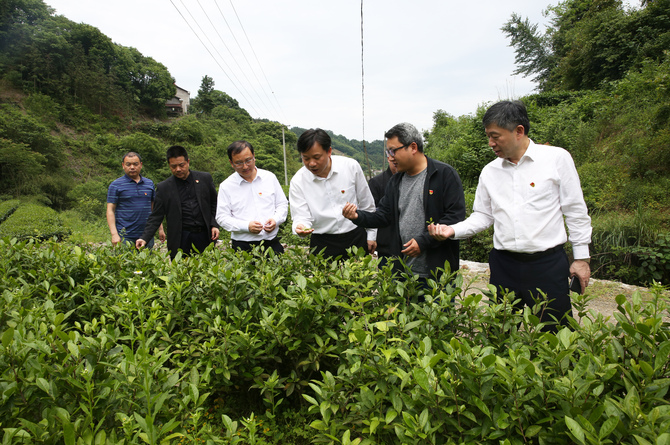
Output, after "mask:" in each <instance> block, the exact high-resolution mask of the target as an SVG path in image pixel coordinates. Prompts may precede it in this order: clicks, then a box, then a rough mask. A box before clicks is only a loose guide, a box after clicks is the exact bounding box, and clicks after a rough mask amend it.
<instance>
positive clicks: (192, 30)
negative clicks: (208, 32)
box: [170, 0, 260, 116]
mask: <svg viewBox="0 0 670 445" xmlns="http://www.w3.org/2000/svg"><path fill="white" fill-rule="evenodd" d="M170 3H172V6H173V7H174V8H175V9H176V10H177V12H178V13H179V15H180V16H181V18H182V19H183V20H184V22H186V25H187V26H188V27H189V29H190V30H191V32H193V34H194V35H195V37H196V38H197V39H198V41H200V43H201V44H202V46H203V47H204V48H205V50H206V51H207V52H208V53H209V55H210V56H211V57H212V59H213V60H214V63H216V64H217V65H218V66H219V68H220V69H221V71H222V72H223V74H225V76H226V77H227V78H228V80H229V81H230V83H231V84H232V85H233V86H234V87H235V88H236V89H237V91H238V92H239V93H240V95H241V96H242V97H244V98H245V99H246V100H247V101H249V99H247V98H246V96H245V95H244V93H242V91H241V90H240V89H239V87H238V86H237V85H236V84H235V82H234V81H233V79H231V78H230V76H229V75H228V73H227V72H226V70H225V69H223V67H222V66H221V64H220V63H219V61H218V60H217V59H216V57H214V54H212V52H211V51H210V50H209V48H208V47H207V45H205V42H203V41H202V39H201V38H200V36H199V35H198V33H197V32H195V30H194V29H193V27H192V26H191V24H190V23H189V22H188V20H186V17H184V14H182V13H181V11H180V10H179V8H177V5H175V4H174V2H173V1H172V0H170ZM182 6H184V4H183V3H182ZM184 9H186V11H187V12H188V8H186V7H185V6H184ZM189 14H190V12H189ZM191 17H193V16H192V15H191ZM196 23H197V22H196ZM201 29H202V28H201ZM229 69H230V68H229ZM251 108H252V110H253V111H254V113H256V114H257V115H258V116H260V113H258V111H257V110H256V109H255V108H253V106H251Z"/></svg>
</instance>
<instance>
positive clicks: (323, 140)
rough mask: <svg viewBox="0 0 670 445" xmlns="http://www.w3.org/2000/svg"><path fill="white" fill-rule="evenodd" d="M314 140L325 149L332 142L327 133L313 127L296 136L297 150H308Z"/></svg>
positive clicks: (302, 151) (301, 151) (303, 151)
mask: <svg viewBox="0 0 670 445" xmlns="http://www.w3.org/2000/svg"><path fill="white" fill-rule="evenodd" d="M316 142H318V143H319V145H321V147H323V149H324V150H325V151H328V149H329V148H330V145H331V143H332V141H331V139H330V136H328V133H326V132H325V131H324V130H322V129H320V128H313V129H311V130H307V131H305V132H304V133H303V134H301V135H300V137H299V138H298V152H299V153H305V152H306V151H309V150H310V149H311V148H312V147H313V146H314V144H315V143H316Z"/></svg>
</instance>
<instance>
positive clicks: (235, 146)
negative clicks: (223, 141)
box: [228, 140, 254, 161]
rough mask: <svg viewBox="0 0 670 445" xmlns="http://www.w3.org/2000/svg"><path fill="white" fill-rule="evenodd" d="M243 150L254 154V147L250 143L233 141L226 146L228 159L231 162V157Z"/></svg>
mask: <svg viewBox="0 0 670 445" xmlns="http://www.w3.org/2000/svg"><path fill="white" fill-rule="evenodd" d="M245 148H248V149H249V150H251V154H254V147H253V145H251V143H250V142H248V141H245V140H239V141H235V142H233V143H232V144H230V145H229V146H228V159H230V160H231V161H232V160H233V155H236V154H238V153H242V152H243V151H244V149H245Z"/></svg>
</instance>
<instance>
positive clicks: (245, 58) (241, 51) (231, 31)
mask: <svg viewBox="0 0 670 445" xmlns="http://www.w3.org/2000/svg"><path fill="white" fill-rule="evenodd" d="M198 3H200V1H199V0H198ZM214 4H215V5H216V8H217V9H218V10H219V14H220V15H221V18H222V19H223V21H224V23H225V24H226V26H227V27H228V31H230V35H231V36H232V37H233V40H235V43H236V44H237V47H238V48H239V50H240V53H241V54H242V57H244V60H245V61H246V62H247V65H248V66H249V69H250V71H251V73H252V74H253V75H254V78H255V79H256V82H257V83H258V86H259V87H260V88H261V91H262V92H263V94H264V95H265V97H266V98H267V99H268V101H269V102H270V103H272V101H271V100H270V98H269V97H268V95H267V93H266V92H265V90H264V89H263V85H261V82H260V81H259V80H258V77H257V76H256V70H254V68H253V67H252V66H251V63H249V59H247V55H246V54H245V53H244V49H242V46H241V45H240V42H239V41H238V40H237V37H235V33H234V32H233V29H232V28H231V27H230V24H229V23H228V20H226V16H225V15H223V11H221V8H220V7H219V4H218V3H217V2H216V0H214ZM233 10H234V8H233ZM208 19H209V17H208ZM238 21H239V17H238ZM210 23H211V21H210ZM240 25H241V23H240ZM212 26H214V25H212ZM217 34H219V33H218V31H217ZM219 38H220V39H221V42H223V39H222V38H221V35H220V34H219ZM224 45H226V44H225V43H224ZM226 49H228V46H227V45H226ZM228 52H229V53H230V55H231V57H233V60H235V57H234V56H233V53H232V52H231V51H230V50H229V49H228ZM235 63H237V60H235ZM237 66H238V67H239V68H240V70H242V67H241V66H240V64H239V63H237ZM242 72H243V74H244V77H245V78H246V79H247V82H249V84H250V85H251V81H250V80H249V77H247V74H246V70H242ZM254 92H255V93H256V95H257V96H258V99H259V100H260V101H261V102H263V105H265V106H266V107H267V105H266V104H265V102H264V101H263V99H262V98H261V96H260V94H258V91H256V89H255V88H254ZM268 111H270V110H269V108H268ZM276 112H277V110H276V109H275V113H276ZM269 114H272V113H271V112H270V113H269Z"/></svg>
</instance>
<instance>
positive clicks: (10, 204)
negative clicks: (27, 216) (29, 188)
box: [0, 199, 21, 224]
mask: <svg viewBox="0 0 670 445" xmlns="http://www.w3.org/2000/svg"><path fill="white" fill-rule="evenodd" d="M20 204H21V201H19V200H18V199H10V200H9V201H2V202H0V224H2V223H3V221H4V220H6V219H7V218H9V217H10V216H11V214H12V213H14V211H16V209H18V208H19V205H20Z"/></svg>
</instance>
